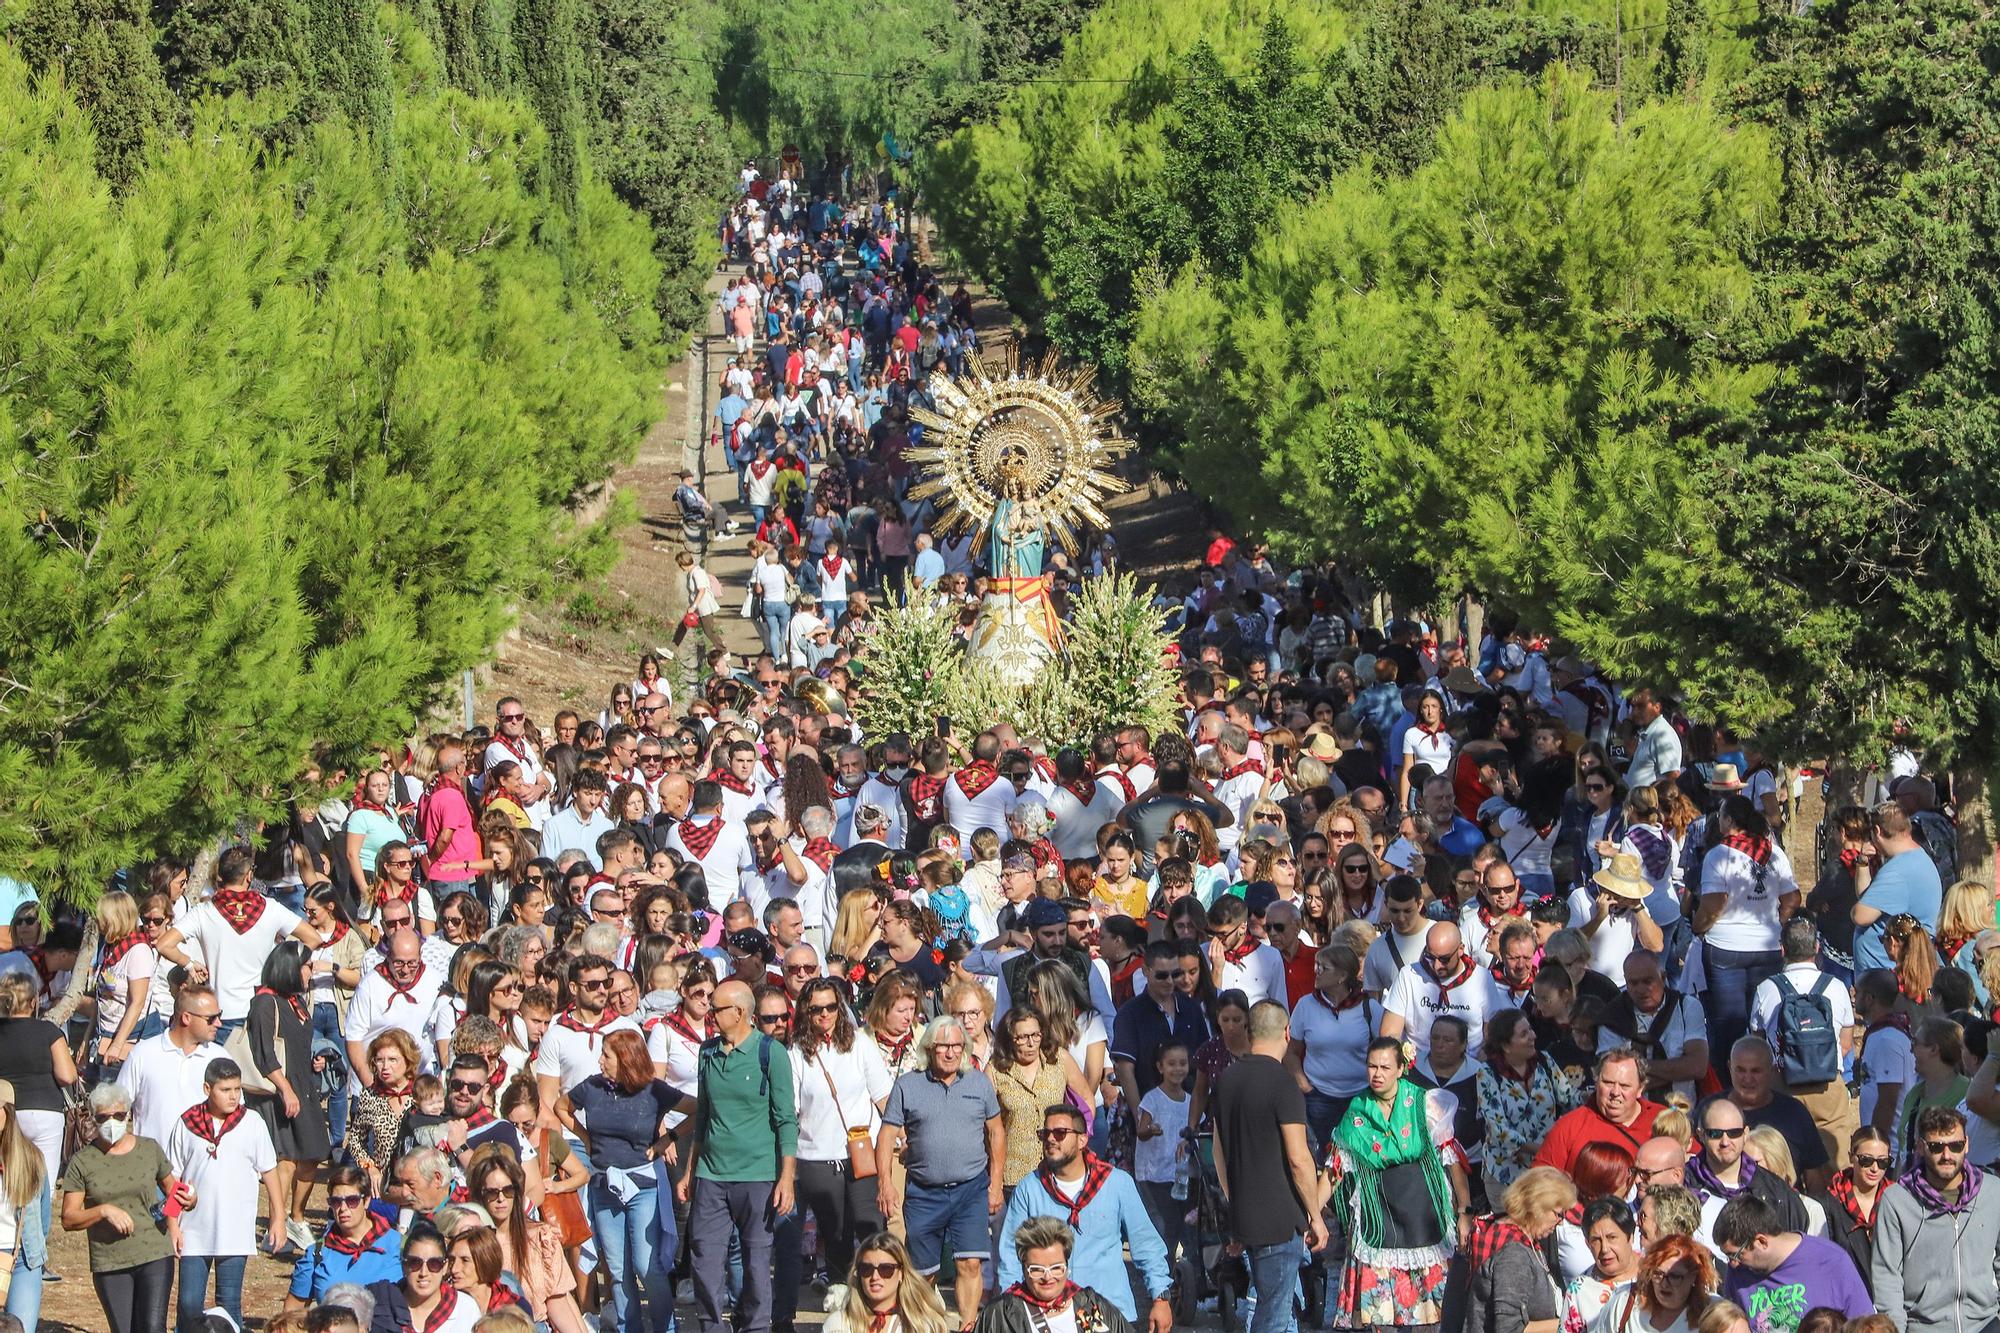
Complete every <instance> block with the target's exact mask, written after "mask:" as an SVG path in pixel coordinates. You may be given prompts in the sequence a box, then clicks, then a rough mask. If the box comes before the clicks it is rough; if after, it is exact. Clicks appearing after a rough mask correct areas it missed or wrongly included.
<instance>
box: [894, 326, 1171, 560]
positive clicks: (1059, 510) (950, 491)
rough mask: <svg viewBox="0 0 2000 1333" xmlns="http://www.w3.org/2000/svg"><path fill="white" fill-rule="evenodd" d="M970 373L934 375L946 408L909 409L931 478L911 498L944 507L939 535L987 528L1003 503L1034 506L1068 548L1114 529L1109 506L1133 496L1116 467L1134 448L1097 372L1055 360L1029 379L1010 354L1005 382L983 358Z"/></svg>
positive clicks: (914, 455) (916, 457) (940, 404)
mask: <svg viewBox="0 0 2000 1333" xmlns="http://www.w3.org/2000/svg"><path fill="white" fill-rule="evenodd" d="M971 369H972V371H973V373H972V374H969V375H967V376H966V377H965V378H964V379H956V380H955V379H952V378H950V377H949V376H945V375H933V376H932V377H931V379H930V381H929V382H930V386H931V395H932V397H933V398H934V399H935V400H936V402H937V409H936V410H935V411H933V410H930V409H927V408H912V409H911V410H910V418H911V420H913V421H916V422H918V423H919V424H921V425H922V426H923V428H924V436H923V438H924V443H923V445H922V446H921V447H919V448H914V449H911V450H910V451H909V453H908V457H909V460H910V462H912V463H913V464H915V465H916V466H917V467H918V468H919V469H920V470H921V472H922V475H923V480H922V481H920V482H919V483H918V484H917V485H916V486H915V487H913V488H912V489H911V494H912V495H914V496H915V497H916V498H917V499H920V500H922V499H930V498H936V499H937V500H938V501H939V508H940V511H941V513H940V518H939V523H938V527H939V529H940V531H942V532H947V533H949V532H952V531H956V530H965V529H978V528H983V527H985V526H986V525H987V524H988V523H990V522H992V521H993V507H994V504H995V503H996V502H997V501H998V500H999V499H1001V498H1002V497H1003V496H1011V497H1012V498H1014V499H1017V500H1019V501H1021V502H1022V503H1024V504H1027V505H1029V506H1030V507H1031V508H1032V510H1033V511H1034V513H1035V515H1036V516H1037V517H1038V518H1039V519H1040V520H1041V521H1042V522H1043V523H1044V524H1046V525H1047V526H1048V528H1049V530H1050V531H1051V532H1052V533H1053V534H1054V535H1055V538H1056V540H1057V541H1059V542H1061V543H1062V546H1063V549H1064V550H1066V551H1070V552H1074V551H1075V550H1076V546H1077V533H1078V530H1079V529H1081V528H1084V527H1090V528H1096V529H1099V530H1103V529H1107V528H1109V527H1110V526H1111V520H1110V518H1109V517H1108V516H1106V514H1105V513H1104V510H1103V507H1102V505H1101V503H1100V502H1101V501H1102V500H1103V499H1104V498H1105V497H1107V496H1110V495H1115V494H1117V493H1118V492H1120V491H1122V490H1124V489H1126V483H1125V482H1124V481H1123V480H1121V479H1120V478H1118V477H1117V476H1116V475H1114V474H1113V473H1112V472H1111V471H1110V467H1111V464H1112V462H1113V461H1114V460H1116V459H1117V458H1118V457H1120V456H1121V455H1123V454H1125V453H1126V452H1128V451H1129V450H1130V449H1131V447H1132V443H1131V441H1129V440H1126V439H1123V438H1121V437H1120V436H1119V435H1118V433H1117V429H1116V427H1115V426H1114V425H1113V424H1112V422H1113V418H1114V417H1115V415H1116V414H1117V411H1118V404H1117V403H1115V402H1111V401H1108V400H1106V399H1102V398H1099V397H1098V396H1097V393H1096V390H1095V389H1094V388H1093V387H1092V375H1091V372H1090V371H1088V370H1066V369H1064V368H1062V367H1061V366H1060V365H1059V364H1058V362H1057V358H1056V356H1055V354H1054V353H1050V354H1049V355H1048V356H1046V357H1044V358H1043V359H1042V361H1041V362H1040V363H1039V364H1038V365H1035V366H1033V367H1031V368H1030V369H1028V370H1027V371H1025V372H1024V371H1022V370H1021V369H1020V368H1019V367H1018V366H1017V365H1016V364H1015V362H1014V359H1013V355H1012V353H1011V352H1010V353H1009V356H1008V359H1007V363H1006V364H1005V365H1004V366H1003V367H1002V368H1001V374H1000V375H998V376H994V375H990V374H988V372H987V369H986V367H985V366H984V365H983V364H979V363H978V362H976V361H975V362H974V364H973V366H972V367H971Z"/></svg>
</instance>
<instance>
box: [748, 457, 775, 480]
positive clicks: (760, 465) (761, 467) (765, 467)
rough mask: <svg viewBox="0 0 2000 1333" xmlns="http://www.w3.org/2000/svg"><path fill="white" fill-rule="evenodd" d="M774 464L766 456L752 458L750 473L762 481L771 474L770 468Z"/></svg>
mask: <svg viewBox="0 0 2000 1333" xmlns="http://www.w3.org/2000/svg"><path fill="white" fill-rule="evenodd" d="M776 466H777V464H776V463H773V462H772V461H771V460H769V459H768V458H755V459H752V460H751V461H750V475H751V476H753V477H755V478H756V479H757V480H759V481H762V480H764V478H766V477H768V476H770V475H771V469H772V468H774V467H776Z"/></svg>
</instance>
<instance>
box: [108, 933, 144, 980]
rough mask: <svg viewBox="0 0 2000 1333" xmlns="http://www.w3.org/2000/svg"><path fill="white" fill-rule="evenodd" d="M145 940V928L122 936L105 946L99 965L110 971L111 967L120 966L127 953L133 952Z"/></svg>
mask: <svg viewBox="0 0 2000 1333" xmlns="http://www.w3.org/2000/svg"><path fill="white" fill-rule="evenodd" d="M145 942H146V932H145V931H143V930H135V931H133V932H132V933H131V934H130V935H122V936H120V937H119V938H117V939H115V940H113V941H112V942H111V943H109V944H107V945H105V946H104V957H103V958H102V959H101V960H99V962H98V967H99V968H100V969H103V970H105V971H109V970H110V969H112V968H114V967H116V966H118V962H119V960H120V959H122V958H123V957H124V956H125V955H126V954H128V953H131V952H132V950H134V949H136V948H138V947H139V946H140V945H142V944H144V943H145Z"/></svg>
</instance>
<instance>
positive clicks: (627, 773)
mask: <svg viewBox="0 0 2000 1333" xmlns="http://www.w3.org/2000/svg"><path fill="white" fill-rule="evenodd" d="M609 776H610V779H611V786H612V789H613V790H614V791H615V790H617V788H618V787H619V785H620V784H621V783H626V782H630V783H635V784H637V785H638V786H640V787H644V786H645V785H646V774H645V772H644V771H643V770H642V769H639V768H637V767H633V768H628V769H626V770H624V771H623V772H620V771H619V770H617V769H615V768H614V769H612V770H611V771H610V775H609Z"/></svg>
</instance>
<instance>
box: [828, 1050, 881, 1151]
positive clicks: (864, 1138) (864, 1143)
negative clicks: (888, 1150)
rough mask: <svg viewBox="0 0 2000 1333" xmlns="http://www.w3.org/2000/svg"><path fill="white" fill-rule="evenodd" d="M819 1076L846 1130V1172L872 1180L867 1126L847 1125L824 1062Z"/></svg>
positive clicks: (872, 1148)
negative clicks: (823, 1080) (831, 1097)
mask: <svg viewBox="0 0 2000 1333" xmlns="http://www.w3.org/2000/svg"><path fill="white" fill-rule="evenodd" d="M819 1076H820V1077H821V1078H823V1079H825V1080H826V1090H827V1091H828V1092H830V1093H832V1094H833V1113H834V1114H835V1115H837V1116H839V1117H840V1123H841V1124H842V1125H844V1126H846V1128H847V1170H848V1173H849V1174H850V1175H852V1176H853V1177H854V1178H855V1179H856V1180H872V1179H874V1176H875V1138H874V1136H873V1135H871V1134H870V1133H869V1132H868V1126H866V1125H862V1126H860V1127H859V1128H856V1127H855V1126H853V1125H849V1124H848V1123H847V1112H846V1111H844V1110H842V1109H841V1105H840V1089H838V1088H836V1087H834V1086H833V1075H832V1073H830V1072H829V1071H828V1070H827V1067H826V1065H825V1063H824V1062H821V1064H820V1067H819Z"/></svg>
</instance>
